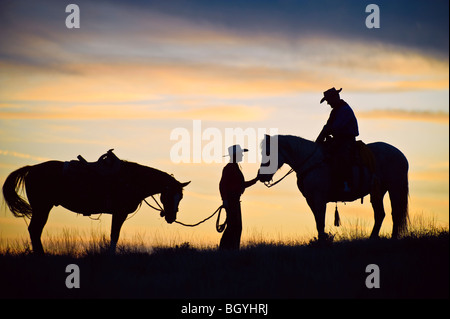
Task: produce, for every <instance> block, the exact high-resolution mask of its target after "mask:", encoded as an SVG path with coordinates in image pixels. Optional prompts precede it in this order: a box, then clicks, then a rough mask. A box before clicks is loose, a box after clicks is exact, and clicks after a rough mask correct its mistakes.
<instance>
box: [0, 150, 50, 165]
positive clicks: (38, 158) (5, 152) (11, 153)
mask: <svg viewBox="0 0 450 319" xmlns="http://www.w3.org/2000/svg"><path fill="white" fill-rule="evenodd" d="M0 155H3V156H12V157H16V158H25V159H31V160H34V161H41V162H42V161H49V160H50V159H49V158H46V157H41V156H34V155H30V154H25V153H20V152H15V151H8V150H1V149H0Z"/></svg>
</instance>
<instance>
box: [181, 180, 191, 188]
mask: <svg viewBox="0 0 450 319" xmlns="http://www.w3.org/2000/svg"><path fill="white" fill-rule="evenodd" d="M190 183H191V181H189V182H186V183H180V184H181V187H186V186H188V185H189V184H190Z"/></svg>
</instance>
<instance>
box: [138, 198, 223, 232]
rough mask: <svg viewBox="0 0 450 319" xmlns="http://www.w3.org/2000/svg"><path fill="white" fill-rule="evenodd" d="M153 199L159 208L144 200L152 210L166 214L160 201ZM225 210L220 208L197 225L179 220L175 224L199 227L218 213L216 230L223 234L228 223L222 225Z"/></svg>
mask: <svg viewBox="0 0 450 319" xmlns="http://www.w3.org/2000/svg"><path fill="white" fill-rule="evenodd" d="M152 198H153V200H154V201H155V203H156V205H158V207H155V206H153V205H151V204H150V203H149V202H147V200H146V199H144V202H145V203H146V204H147V205H148V206H150V207H151V208H153V209H154V210H156V211H159V212H161V213H162V212H164V209H163V208H162V207H161V205H160V204H159V203H158V201H157V200H156V199H155V197H154V196H153V195H152ZM223 208H225V207H224V206H223V205H221V206H219V207H218V208H217V209H216V210H215V211H214V213H212V215H211V216H208V217H206V218H205V219H203V220H201V221H199V222H198V223H195V224H185V223H183V222H180V221H177V220H176V221H175V223H177V224H180V225H182V226H186V227H195V226H198V225H200V224H203V223H204V222H206V221H207V220H209V219H211V218H212V217H213V216H214V215H215V214H217V213H218V215H217V221H216V230H217V231H218V232H219V233H221V232H223V231H224V230H225V227H226V225H227V221H226V220H225V221H224V222H223V224H220V213H221V212H222V209H223Z"/></svg>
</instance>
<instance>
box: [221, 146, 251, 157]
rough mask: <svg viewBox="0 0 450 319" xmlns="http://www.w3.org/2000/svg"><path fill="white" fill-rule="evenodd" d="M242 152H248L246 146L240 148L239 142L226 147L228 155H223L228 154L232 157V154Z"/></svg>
mask: <svg viewBox="0 0 450 319" xmlns="http://www.w3.org/2000/svg"><path fill="white" fill-rule="evenodd" d="M244 152H248V149H246V148H242V147H241V146H240V145H239V144H236V145H232V146H230V147H228V155H224V157H225V156H230V157H232V156H233V155H234V154H239V153H240V154H242V153H244Z"/></svg>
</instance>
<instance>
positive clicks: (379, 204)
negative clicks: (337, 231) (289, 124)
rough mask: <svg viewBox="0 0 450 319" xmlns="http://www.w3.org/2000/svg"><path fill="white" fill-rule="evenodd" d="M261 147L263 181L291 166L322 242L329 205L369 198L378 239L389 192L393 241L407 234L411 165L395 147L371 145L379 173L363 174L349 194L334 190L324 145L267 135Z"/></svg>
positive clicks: (372, 234)
mask: <svg viewBox="0 0 450 319" xmlns="http://www.w3.org/2000/svg"><path fill="white" fill-rule="evenodd" d="M272 139H277V148H278V152H277V154H271V153H270V145H271V144H272V145H276V144H273V141H272V142H271V140H272ZM261 147H262V163H261V167H260V170H259V174H260V177H259V180H260V181H262V182H264V183H268V182H270V181H271V180H272V177H273V175H274V174H275V172H276V171H277V170H278V169H279V168H280V167H281V166H282V165H283V164H284V163H286V164H288V165H289V166H290V167H291V168H292V169H293V170H294V171H295V172H296V173H297V186H298V188H299V190H300V192H301V193H302V194H303V196H305V198H306V201H307V203H308V205H309V207H310V208H311V210H312V212H313V214H314V218H315V220H316V228H317V231H318V233H319V240H321V239H326V238H328V235H327V234H326V233H325V230H324V229H325V212H326V204H327V202H337V201H353V200H356V199H358V198H361V197H364V196H365V195H367V194H370V196H371V199H370V201H371V203H372V207H373V210H374V214H375V224H374V226H373V230H372V233H371V235H370V237H371V238H377V237H378V234H379V231H380V228H381V224H382V222H383V219H384V217H385V212H384V206H383V197H384V195H385V194H386V192H389V197H390V200H391V207H392V220H393V229H392V237H393V238H396V237H398V235H399V234H400V233H402V232H404V231H406V229H407V222H408V192H409V191H408V161H407V159H406V157H405V156H404V155H403V153H402V152H400V151H399V150H398V149H397V148H395V147H393V146H392V145H389V144H386V143H383V142H377V143H371V144H368V145H367V147H368V148H369V149H370V150H371V151H372V153H373V156H374V157H375V172H374V174H369V171H368V170H367V169H366V170H365V172H362V171H361V173H360V176H359V177H360V178H358V181H356V183H355V184H356V185H357V187H355V188H356V189H355V190H354V191H353V192H352V193H349V194H342V193H339V192H336V190H335V189H334V188H333V183H332V174H331V171H330V165H328V163H327V162H326V160H325V150H324V146H323V144H317V143H314V142H312V141H309V140H306V139H303V138H301V137H297V136H290V135H277V136H273V137H270V136H269V135H266V136H265V138H264V140H263V141H262V143H261ZM274 153H275V152H274ZM273 156H276V158H274V157H273ZM275 159H277V161H278V163H277V164H276V165H271V166H273V168H272V167H270V164H271V163H270V161H271V160H275ZM268 166H269V167H268ZM263 168H264V169H263ZM374 176H376V178H377V179H378V183H377V185H376V186H377V187H373V186H374V185H373V182H374Z"/></svg>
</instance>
